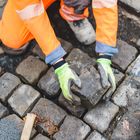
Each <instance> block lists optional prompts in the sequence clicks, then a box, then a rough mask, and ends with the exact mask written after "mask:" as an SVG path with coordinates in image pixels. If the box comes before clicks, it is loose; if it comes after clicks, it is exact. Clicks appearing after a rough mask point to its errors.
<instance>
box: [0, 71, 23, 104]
mask: <svg viewBox="0 0 140 140" xmlns="http://www.w3.org/2000/svg"><path fill="white" fill-rule="evenodd" d="M20 83H21V81H20V79H19V78H18V77H16V76H15V75H13V74H11V73H8V72H6V73H4V74H3V75H2V76H1V77H0V99H1V100H2V101H3V102H5V101H7V99H8V98H9V97H10V96H11V94H12V91H13V90H14V89H15V88H16V87H17V86H18V85H19V84H20Z"/></svg>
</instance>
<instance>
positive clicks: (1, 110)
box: [0, 103, 9, 119]
mask: <svg viewBox="0 0 140 140" xmlns="http://www.w3.org/2000/svg"><path fill="white" fill-rule="evenodd" d="M8 114H9V111H8V109H7V108H6V107H5V106H3V105H2V104H1V103H0V119H1V118H3V117H5V116H7V115H8Z"/></svg>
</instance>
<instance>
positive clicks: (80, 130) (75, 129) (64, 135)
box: [53, 116, 90, 140]
mask: <svg viewBox="0 0 140 140" xmlns="http://www.w3.org/2000/svg"><path fill="white" fill-rule="evenodd" d="M89 132H90V127H89V126H88V125H87V124H85V123H84V122H83V121H81V120H80V119H78V118H76V117H73V116H67V117H66V118H65V120H64V122H63V124H62V125H61V127H60V130H59V131H58V132H57V133H56V134H55V135H54V137H53V138H54V140H84V139H85V138H86V136H87V135H88V133H89Z"/></svg>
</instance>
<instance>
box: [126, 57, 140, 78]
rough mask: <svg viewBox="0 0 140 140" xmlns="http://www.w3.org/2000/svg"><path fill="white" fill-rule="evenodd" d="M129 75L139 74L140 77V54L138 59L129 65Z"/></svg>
mask: <svg viewBox="0 0 140 140" xmlns="http://www.w3.org/2000/svg"><path fill="white" fill-rule="evenodd" d="M127 74H128V75H133V76H139V77H140V55H139V56H138V57H137V59H136V60H135V61H134V62H133V63H132V64H131V65H130V66H129V67H128V69H127Z"/></svg>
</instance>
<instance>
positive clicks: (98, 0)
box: [92, 0, 117, 8]
mask: <svg viewBox="0 0 140 140" xmlns="http://www.w3.org/2000/svg"><path fill="white" fill-rule="evenodd" d="M116 4H117V0H92V7H93V8H111V7H113V6H115V5H116Z"/></svg>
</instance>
